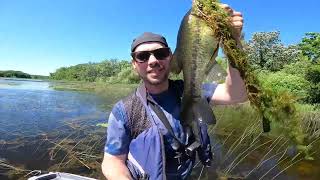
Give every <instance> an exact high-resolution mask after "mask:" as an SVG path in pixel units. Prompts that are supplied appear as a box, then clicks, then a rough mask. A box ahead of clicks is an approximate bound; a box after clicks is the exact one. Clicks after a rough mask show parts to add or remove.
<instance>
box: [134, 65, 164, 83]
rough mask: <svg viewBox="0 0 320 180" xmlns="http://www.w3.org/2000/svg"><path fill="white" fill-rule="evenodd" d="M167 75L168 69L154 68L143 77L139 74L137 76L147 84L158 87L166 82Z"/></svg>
mask: <svg viewBox="0 0 320 180" xmlns="http://www.w3.org/2000/svg"><path fill="white" fill-rule="evenodd" d="M159 71H160V72H159ZM169 73H170V70H169V68H162V67H158V68H157V67H155V68H154V70H152V71H149V72H147V73H146V74H145V75H144V76H143V75H141V74H139V76H140V78H141V79H142V80H143V81H144V82H145V83H147V84H150V85H160V84H163V83H165V82H166V81H167V80H168V78H169Z"/></svg>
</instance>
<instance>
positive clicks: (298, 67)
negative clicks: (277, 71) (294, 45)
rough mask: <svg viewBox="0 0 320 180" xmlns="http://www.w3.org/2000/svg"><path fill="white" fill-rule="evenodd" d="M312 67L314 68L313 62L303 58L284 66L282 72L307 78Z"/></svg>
mask: <svg viewBox="0 0 320 180" xmlns="http://www.w3.org/2000/svg"><path fill="white" fill-rule="evenodd" d="M311 67H312V63H311V61H309V60H306V59H303V58H301V60H299V61H297V62H294V63H291V64H287V65H284V67H283V69H282V70H281V72H284V73H286V74H292V75H295V76H299V77H302V78H305V76H306V74H307V71H308V70H309V69H310V68H311Z"/></svg>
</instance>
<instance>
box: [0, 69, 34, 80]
mask: <svg viewBox="0 0 320 180" xmlns="http://www.w3.org/2000/svg"><path fill="white" fill-rule="evenodd" d="M0 77H10V78H27V79H31V75H30V74H27V73H24V72H21V71H12V70H9V71H0Z"/></svg>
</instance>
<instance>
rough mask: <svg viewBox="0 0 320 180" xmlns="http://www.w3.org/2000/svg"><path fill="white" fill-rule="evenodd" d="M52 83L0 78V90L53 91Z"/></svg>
mask: <svg viewBox="0 0 320 180" xmlns="http://www.w3.org/2000/svg"><path fill="white" fill-rule="evenodd" d="M49 85H50V83H49V82H47V81H42V80H27V79H26V80H25V79H23V80H21V79H13V78H10V79H5V78H0V89H24V90H51V89H50V88H49Z"/></svg>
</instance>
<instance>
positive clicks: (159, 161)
mask: <svg viewBox="0 0 320 180" xmlns="http://www.w3.org/2000/svg"><path fill="white" fill-rule="evenodd" d="M179 83H180V84H179ZM182 83H183V82H182V81H176V82H173V81H170V85H171V86H172V88H173V89H174V90H175V91H177V97H178V98H180V97H181V96H182V93H183V92H182V91H183V89H182V88H181V85H182ZM179 85H180V86H179ZM122 102H123V105H124V110H125V112H126V115H127V117H128V119H127V128H128V129H129V130H130V136H131V139H132V140H131V142H130V145H129V152H128V160H127V162H126V163H127V167H128V169H129V170H130V172H131V175H132V177H133V178H134V179H152V180H163V179H166V178H167V177H166V156H165V145H164V138H163V137H164V134H166V133H167V132H168V128H166V127H167V126H165V127H164V125H163V124H165V123H163V118H162V119H159V113H156V112H155V111H154V110H153V109H154V108H152V107H151V104H156V105H157V103H156V102H155V101H154V100H153V99H152V98H150V96H149V95H148V94H147V93H146V89H145V87H144V84H141V85H140V86H139V87H138V88H137V89H136V91H135V92H133V93H132V94H130V95H129V96H127V97H125V98H124V99H123V100H122ZM157 106H158V107H159V108H160V109H161V107H160V106H159V105H157ZM162 110H163V109H162ZM160 118H161V116H160ZM206 128H207V127H206V125H205V126H203V127H202V128H201V131H203V132H201V133H202V134H203V137H204V139H205V141H204V142H205V143H206V144H205V145H208V146H205V147H207V148H206V149H207V150H206V151H208V152H210V153H209V154H205V153H208V152H206V151H203V150H200V151H199V150H197V151H198V154H203V157H206V158H207V159H208V157H209V159H212V154H211V147H210V139H209V137H208V135H207V129H206ZM179 144H180V145H182V146H180V147H182V148H180V149H178V150H177V154H181V157H179V163H181V164H180V165H181V166H184V167H185V169H183V168H182V170H184V171H183V172H181V173H182V174H181V175H182V176H183V177H187V176H188V174H187V173H191V170H192V167H193V165H194V160H195V154H191V155H190V154H188V155H185V153H184V152H185V150H186V149H184V148H185V146H184V144H181V143H180V142H179ZM203 147H204V146H203ZM208 148H209V149H208ZM181 152H182V153H181ZM207 159H204V160H202V158H201V157H200V160H202V161H206V160H207ZM180 161H181V162H180ZM186 169H188V170H190V171H185V170H186Z"/></svg>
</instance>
